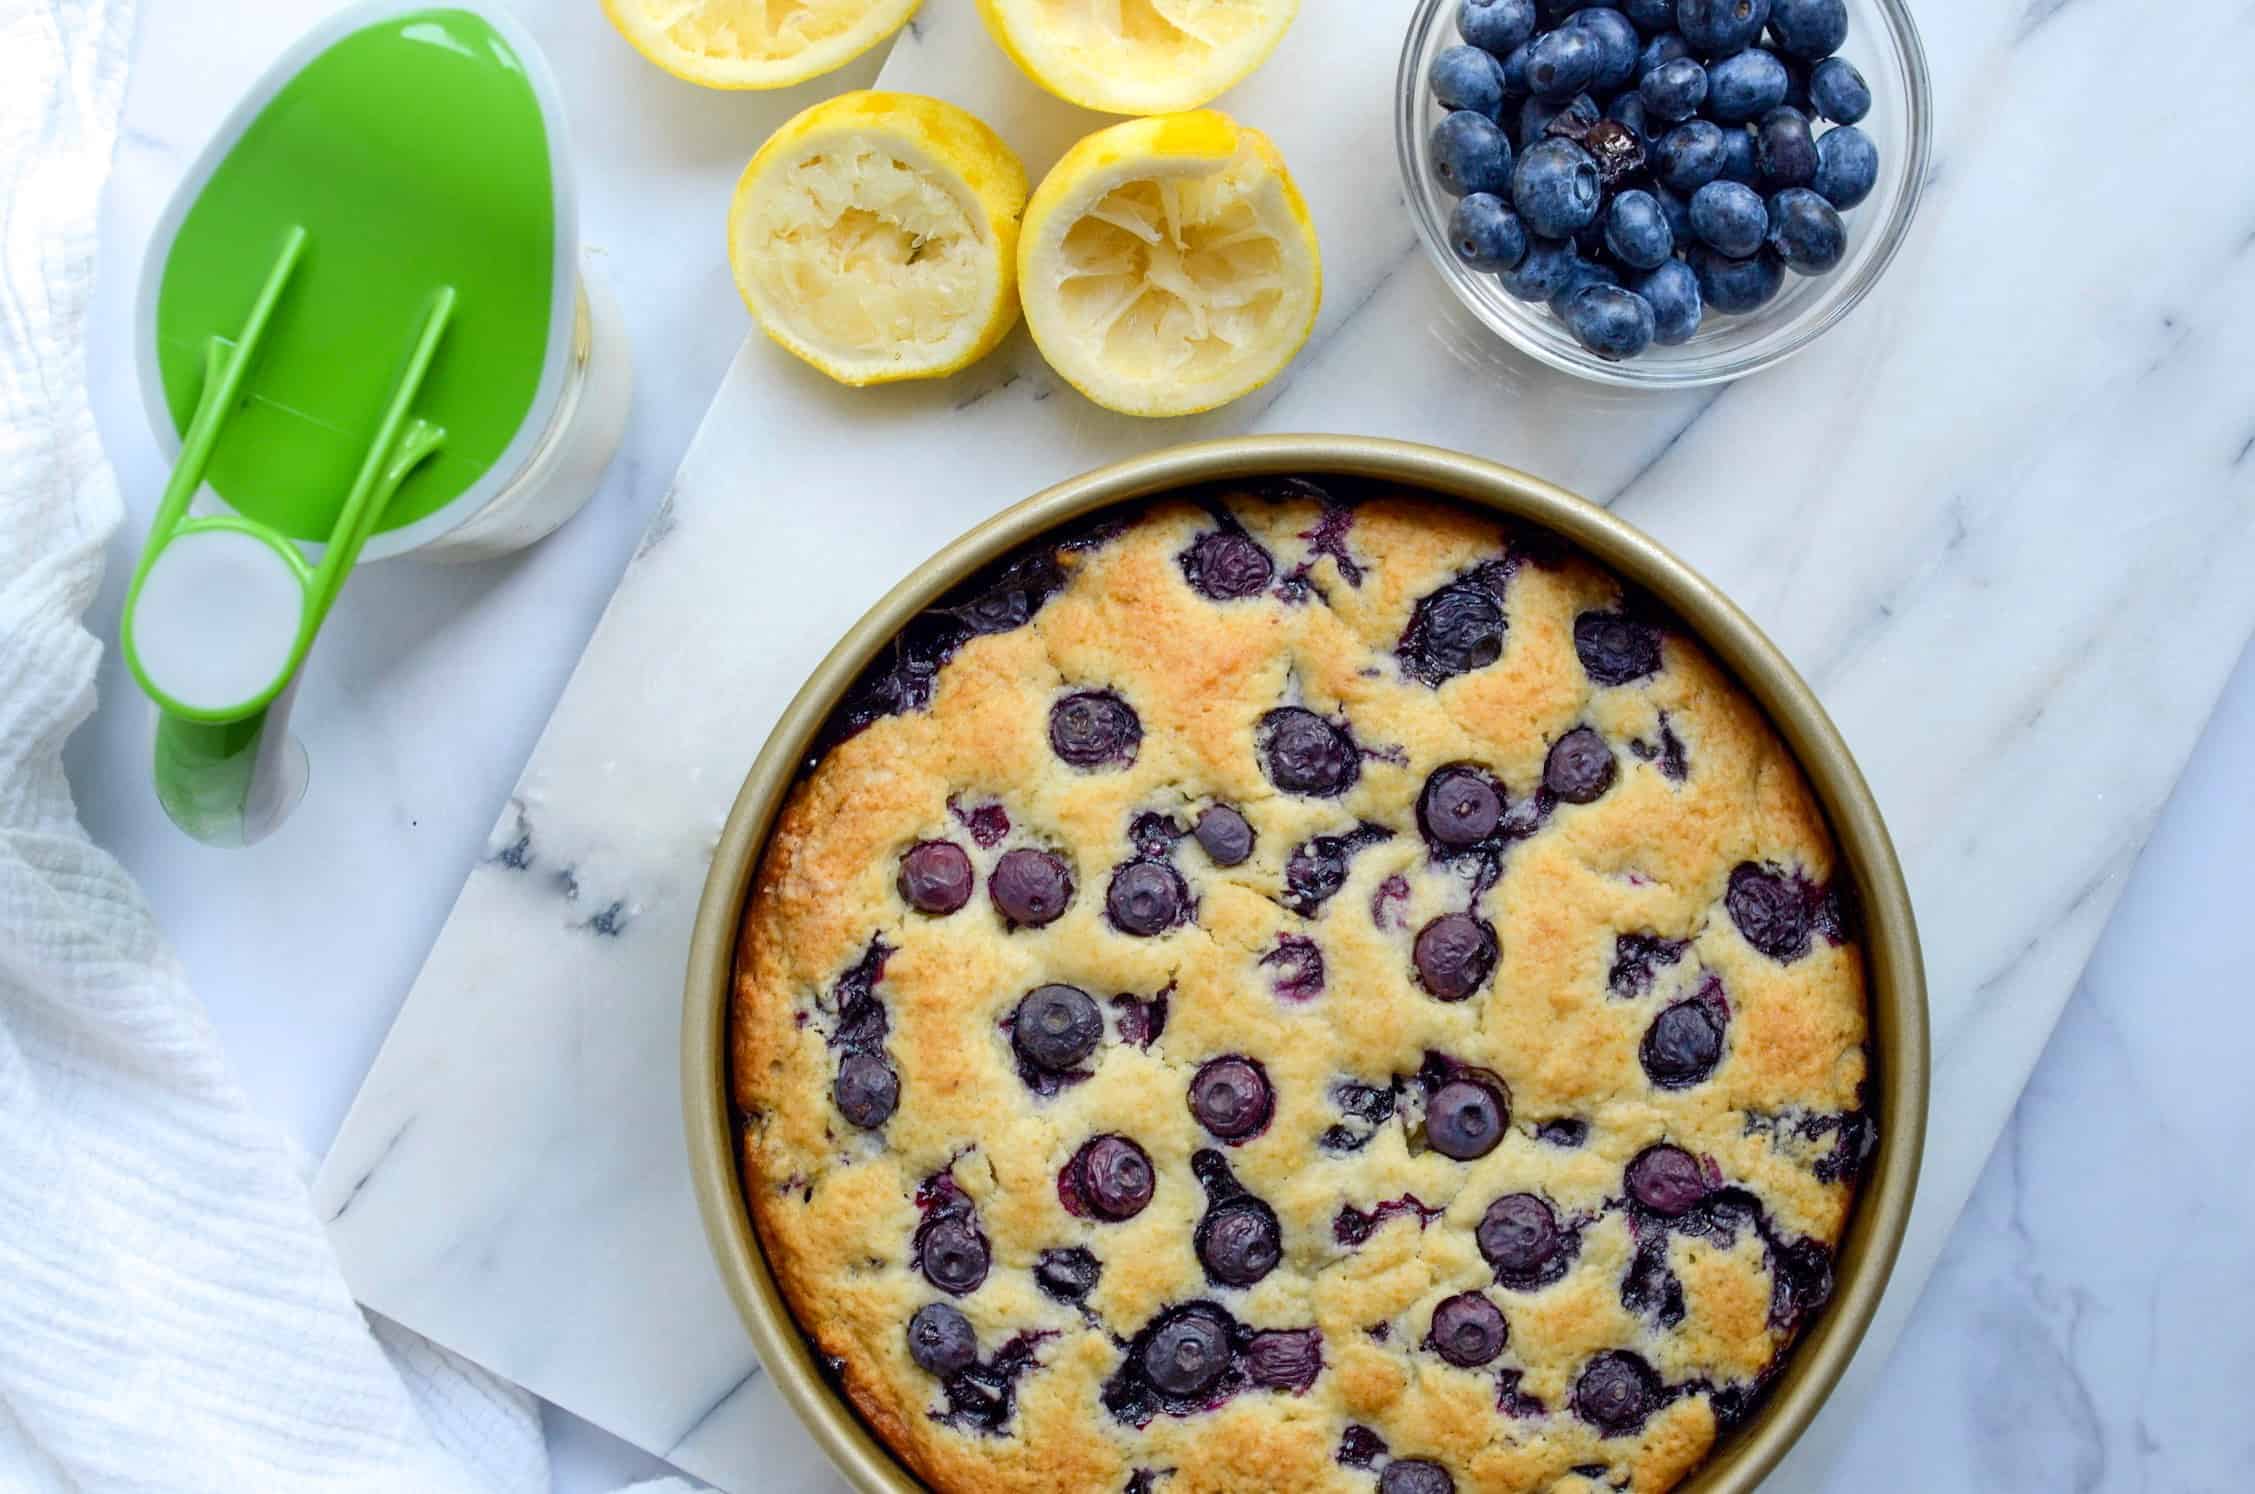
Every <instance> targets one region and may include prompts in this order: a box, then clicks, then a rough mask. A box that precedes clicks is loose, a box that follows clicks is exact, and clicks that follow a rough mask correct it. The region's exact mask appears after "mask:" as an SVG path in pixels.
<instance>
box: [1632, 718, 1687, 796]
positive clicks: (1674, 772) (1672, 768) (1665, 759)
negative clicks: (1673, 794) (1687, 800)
mask: <svg viewBox="0 0 2255 1494" xmlns="http://www.w3.org/2000/svg"><path fill="white" fill-rule="evenodd" d="M1659 737H1660V740H1659V741H1657V742H1647V741H1644V740H1643V739H1642V738H1639V739H1638V740H1636V741H1633V742H1631V743H1629V751H1631V752H1633V753H1635V754H1636V755H1637V757H1638V758H1639V759H1641V760H1642V761H1644V762H1648V763H1651V764H1653V765H1654V766H1655V767H1657V768H1658V769H1659V770H1660V776H1661V777H1662V778H1665V779H1667V780H1668V781H1669V782H1671V783H1681V782H1683V781H1684V780H1685V779H1687V778H1689V777H1690V776H1691V758H1690V756H1689V754H1687V753H1686V752H1685V751H1684V745H1683V738H1681V737H1679V736H1677V735H1676V729H1675V727H1674V726H1672V725H1670V724H1669V721H1668V713H1667V712H1666V711H1662V712H1661V713H1660V732H1659Z"/></svg>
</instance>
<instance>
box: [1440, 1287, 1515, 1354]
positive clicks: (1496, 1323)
mask: <svg viewBox="0 0 2255 1494" xmlns="http://www.w3.org/2000/svg"><path fill="white" fill-rule="evenodd" d="M1510 1337H1511V1329H1510V1325H1508V1324H1507V1323H1505V1322H1504V1320H1503V1313H1502V1311H1501V1309H1499V1308H1498V1307H1497V1306H1496V1305H1495V1304H1494V1303H1493V1302H1490V1301H1489V1300H1488V1299H1487V1298H1485V1297H1483V1296H1481V1295H1480V1294H1479V1293H1478V1292H1459V1293H1457V1294H1456V1295H1455V1296H1453V1297H1450V1298H1447V1299H1445V1300H1443V1301H1442V1303H1441V1304H1440V1306H1438V1307H1436V1308H1434V1309H1433V1326H1432V1328H1431V1330H1430V1331H1429V1332H1428V1333H1427V1335H1426V1340H1425V1341H1426V1342H1427V1343H1429V1344H1431V1345H1432V1346H1433V1349H1434V1352H1436V1353H1438V1354H1439V1355H1440V1356H1441V1357H1442V1358H1443V1359H1446V1360H1447V1361H1448V1362H1449V1363H1451V1364H1453V1365H1456V1366H1457V1367H1458V1368H1460V1369H1478V1368H1479V1367H1480V1366H1481V1365H1483V1364H1486V1363H1487V1362H1488V1361H1489V1360H1491V1359H1493V1358H1495V1357H1496V1355H1498V1354H1501V1353H1502V1352H1503V1346H1504V1343H1505V1341H1506V1340H1507V1339H1509V1338H1510Z"/></svg>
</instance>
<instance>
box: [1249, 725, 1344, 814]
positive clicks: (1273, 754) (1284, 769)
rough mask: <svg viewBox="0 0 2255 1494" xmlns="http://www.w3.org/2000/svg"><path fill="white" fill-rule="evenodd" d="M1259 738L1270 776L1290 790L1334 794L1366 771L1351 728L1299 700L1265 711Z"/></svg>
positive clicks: (1258, 744) (1340, 792) (1313, 793)
mask: <svg viewBox="0 0 2255 1494" xmlns="http://www.w3.org/2000/svg"><path fill="white" fill-rule="evenodd" d="M1255 740H1256V745H1257V746H1258V747H1259V749H1260V756H1261V765H1262V767H1264V768H1265V769H1266V770H1267V772H1268V781H1269V782H1271V783H1273V784H1275V785H1276V786H1277V787H1278V788H1280V789H1282V790H1284V792H1286V793H1288V794H1309V795H1313V796H1314V797H1316V798H1332V797H1334V796H1336V795H1339V794H1343V793H1345V792H1346V791H1347V789H1348V788H1349V787H1351V786H1352V785H1353V783H1354V781H1355V778H1356V776H1357V775H1358V774H1359V772H1360V771H1361V764H1360V761H1359V759H1358V758H1357V757H1356V755H1355V744H1354V743H1353V742H1352V741H1350V740H1349V739H1348V737H1347V734H1346V733H1345V732H1344V731H1341V730H1340V729H1339V728H1338V727H1336V726H1333V725H1332V724H1331V723H1330V722H1328V721H1326V720H1324V719H1323V718H1322V717H1321V716H1318V715H1317V714H1316V713H1315V712H1313V711H1309V710H1303V709H1301V708H1300V707H1298V706H1284V707H1282V708H1280V709H1277V710H1273V711H1270V712H1269V713H1268V714H1267V715H1266V716H1264V717H1262V718H1261V725H1260V730H1259V732H1258V733H1257V735H1256V739H1255Z"/></svg>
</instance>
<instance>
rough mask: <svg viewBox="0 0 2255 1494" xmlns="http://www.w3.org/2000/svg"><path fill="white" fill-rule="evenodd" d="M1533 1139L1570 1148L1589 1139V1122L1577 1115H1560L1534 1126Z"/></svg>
mask: <svg viewBox="0 0 2255 1494" xmlns="http://www.w3.org/2000/svg"><path fill="white" fill-rule="evenodd" d="M1535 1139H1536V1140H1537V1141H1542V1142H1548V1143H1549V1144H1550V1145H1552V1146H1562V1147H1566V1148H1568V1149H1572V1148H1574V1147H1577V1146H1580V1145H1581V1144H1582V1143H1583V1142H1585V1141H1587V1140H1589V1122H1588V1121H1586V1120H1582V1119H1580V1118H1579V1117H1577V1116H1561V1117H1559V1118H1557V1119H1555V1120H1546V1121H1544V1122H1543V1123H1542V1124H1541V1125H1539V1126H1537V1127H1535Z"/></svg>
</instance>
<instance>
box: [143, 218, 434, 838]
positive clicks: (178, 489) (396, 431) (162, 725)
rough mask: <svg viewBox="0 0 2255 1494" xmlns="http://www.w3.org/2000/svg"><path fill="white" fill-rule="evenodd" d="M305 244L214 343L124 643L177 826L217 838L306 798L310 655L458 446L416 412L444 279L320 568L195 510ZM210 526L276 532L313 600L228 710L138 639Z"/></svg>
mask: <svg viewBox="0 0 2255 1494" xmlns="http://www.w3.org/2000/svg"><path fill="white" fill-rule="evenodd" d="M306 242H307V235H306V232H305V230H304V229H303V228H302V227H292V228H291V229H289V230H288V232H287V233H286V234H285V235H284V238H283V244H282V249H281V252H280V254H279V255H278V256H277V258H276V260H275V263H274V266H273V269H272V270H271V271H270V272H269V273H268V275H267V278H266V281H265V284H264V286H263V287H262V288H261V290H260V292H259V295H258V298H257V300H256V301H255V302H254V303H253V305H252V308H251V312H250V315H249V316H248V317H247V318H246V320H245V322H244V326H243V331H242V335H241V336H240V337H239V338H237V339H236V340H235V341H233V342H229V341H228V340H227V339H225V338H222V337H214V338H212V339H211V342H210V344H209V347H208V349H207V357H206V365H205V372H206V377H205V381H204V388H203V391H202V393H201V394H200V396H199V397H198V399H197V402H196V414H195V418H194V419H193V420H192V421H191V422H190V423H189V427H188V431H187V434H186V435H185V437H184V438H183V440H182V442H181V453H180V461H179V462H178V463H177V464H176V465H175V466H174V468H173V472H172V477H171V479H170V481H169V482H168V483H167V484H166V487H165V492H164V496H163V498H162V499H161V500H160V501H159V503H158V506H157V515H156V519H155V521H154V522H153V523H152V524H151V526H150V533H149V542H148V544H147V545H146V546H145V547H144V548H143V550H142V554H141V561H140V564H139V565H138V566H137V567H136V568H135V571H134V576H133V581H132V584H131V586H130V587H129V588H128V590H127V593H126V603H125V618H124V621H123V624H122V625H121V638H120V641H121V644H122V646H123V649H124V652H125V656H126V660H127V662H128V664H129V665H130V667H131V668H132V670H133V674H134V678H135V679H136V680H138V681H139V682H140V685H141V688H142V690H143V691H144V692H146V693H147V694H148V696H149V698H150V699H151V700H153V701H155V702H156V704H157V707H158V710H159V713H160V714H159V716H158V721H157V735H156V749H155V754H154V757H153V759H152V763H151V767H152V771H153V774H154V777H155V782H156V790H157V799H158V802H159V803H161V804H162V805H163V806H164V810H165V813H166V814H167V815H168V816H170V817H171V819H172V821H173V823H174V824H176V825H178V826H179V827H180V828H181V829H182V830H184V831H186V832H187V833H188V834H189V835H191V836H193V837H194V838H196V839H197V840H200V841H203V842H204V843H206V844H207V845H228V846H240V845H249V844H251V843H252V842H254V841H256V840H259V839H261V838H263V837H264V836H265V835H266V834H268V833H269V832H271V831H272V830H273V829H274V827H275V826H277V825H279V824H280V823H281V821H282V819H283V818H285V817H286V816H287V815H288V814H289V812H290V810H291V809H293V808H294V807H295V806H296V803H297V800H298V797H299V796H300V794H302V792H303V790H304V786H305V778H306V768H305V759H304V751H303V749H302V748H301V747H299V746H298V745H297V743H296V742H295V741H294V740H293V739H291V738H289V736H288V720H289V701H290V698H291V696H292V695H293V694H294V689H293V687H294V685H295V682H296V680H297V679H298V676H299V673H300V671H301V669H302V667H303V665H304V662H305V656H306V654H307V652H308V651H309V650H311V648H312V647H313V640H314V638H315V636H316V635H317V634H318V633H319V632H320V629H321V624H322V622H323V621H324V620H325V619H326V618H327V617H328V615H329V609H330V608H331V607H332V606H333V605H335V602H336V599H337V594H338V593H339V592H340V591H341V590H342V589H343V587H344V583H345V578H346V577H347V576H349V575H350V574H351V573H352V567H353V564H354V563H355V562H356V561H357V560H358V559H359V558H360V552H361V550H362V548H363V547H364V546H365V545H366V544H367V542H368V537H369V535H370V534H371V533H373V532H374V531H375V528H376V525H377V523H378V521H379V520H380V519H381V518H382V517H383V513H384V508H385V505H386V504H388V503H390V501H391V500H392V497H393V496H394V495H395V494H396V493H398V491H399V488H400V485H401V484H402V483H404V482H405V481H406V480H407V478H408V476H409V474H411V473H412V472H413V471H414V470H415V468H416V467H417V466H419V465H420V464H421V463H422V462H424V461H425V460H426V459H428V458H429V457H430V456H431V455H432V453H434V452H436V451H438V450H439V449H440V447H442V446H443V445H444V444H445V442H446V432H445V431H444V430H443V429H441V428H440V427H438V426H436V425H433V424H432V423H431V422H429V421H427V420H422V419H419V418H417V417H415V416H414V415H413V414H412V409H413V406H414V403H415V399H416V396H417V395H418V394H419V393H420V392H421V390H422V387H423V382H424V380H425V378H426V377H427V376H428V375H429V373H430V369H431V363H432V360H433V359H435V358H436V357H437V355H438V349H439V345H440V343H441V342H443V341H444V340H445V337H446V332H447V328H448V326H449V325H450V324H451V322H452V320H453V316H454V308H455V299H456V297H455V292H454V289H453V287H452V286H440V287H438V289H437V290H436V291H435V292H434V293H433V294H432V296H431V299H430V302H429V304H428V306H427V307H426V308H425V311H424V314H423V321H422V325H421V326H420V327H419V328H418V329H417V332H416V336H415V340H414V343H413V346H412V347H411V349H410V351H409V353H408V357H407V364H406V367H405V368H404V369H403V370H402V371H401V373H400V376H399V379H398V381H397V382H396V383H395V384H394V385H393V388H392V393H391V397H390V399H389V400H388V401H387V402H386V404H385V407H384V411H383V415H382V418H381V419H380V420H379V421H378V423H377V426H376V433H375V436H374V438H373V439H372V440H370V442H369V443H368V449H367V454H366V456H365V457H364V458H363V459H362V461H361V464H360V469H359V471H358V473H357V474H356V475H355V476H354V479H353V484H352V488H351V490H350V491H349V492H348V493H347V494H346V496H345V501H344V504H343V506H342V508H341V509H340V510H339V511H338V515H337V522H336V525H335V527H334V528H333V529H332V530H331V531H330V534H329V541H328V545H327V548H326V549H325V550H324V552H323V554H322V556H321V560H320V563H319V564H318V565H312V566H309V565H308V564H307V562H306V560H305V558H304V556H303V554H302V553H300V551H299V550H298V548H297V546H296V545H295V544H294V543H292V542H291V541H290V540H289V539H288V538H287V537H285V536H283V535H282V534H280V533H279V532H277V531H275V530H274V529H272V528H270V527H269V526H267V525H264V524H260V523H258V522H257V521H255V520H252V519H247V518H244V517H242V516H240V515H228V516H225V517H220V518H201V519H191V518H189V517H188V516H187V509H188V504H189V502H190V501H191V500H192V499H193V497H194V496H195V493H196V490H197V489H198V487H199V486H200V485H201V484H202V481H203V475H204V471H205V468H206V467H207V466H208V465H209V463H210V460H211V456H212V452H213V450H214V448H215V447H216V446H217V444H218V440H219V435H220V432H221V430H222V429H223V427H224V426H225V424H226V419H227V415H228V413H229V412H230V411H231V410H233V409H234V408H235V407H236V403H237V401H238V400H239V398H240V397H241V393H242V387H243V381H244V379H245V377H246V371H247V370H248V368H249V367H250V365H251V363H252V361H253V359H254V358H255V357H256V356H257V352H258V348H259V345H260V342H261V340H262V339H263V337H264V335H265V332H266V329H267V327H268V325H269V323H270V321H271V319H272V317H273V315H274V311H275V308H276V307H277V306H278V305H279V303H280V302H281V299H282V295H283V292H284V291H285V290H286V289H287V288H288V286H289V283H290V280H291V277H292V275H293V274H294V273H295V271H296V268H297V265H298V262H299V261H300V260H301V259H302V258H303V257H304V253H305V248H306ZM208 530H234V531H237V532H240V533H244V534H248V535H251V536H253V537H255V538H257V539H260V540H262V541H264V542H265V543H267V544H268V545H269V546H270V547H271V548H273V549H274V550H275V551H276V553H277V554H279V555H280V556H282V557H283V559H284V560H285V561H287V562H288V563H289V564H290V566H291V568H292V569H293V571H294V572H295V573H296V575H297V578H298V580H299V583H300V584H301V585H302V586H303V587H304V588H305V605H304V607H303V608H302V609H301V611H300V614H299V623H298V631H297V636H296V638H295V639H294V640H293V642H292V645H291V648H290V652H289V656H288V660H287V662H286V663H285V664H284V665H283V667H282V668H281V669H280V670H279V671H278V672H277V674H276V677H275V678H274V679H273V680H272V681H271V682H270V683H269V684H268V685H267V686H266V687H265V688H264V689H262V690H260V691H259V692H258V693H256V694H254V695H253V696H251V697H250V698H248V699H246V700H244V701H242V702H240V703H238V704H234V705H231V706H227V707H224V708H220V709H210V708H198V707H192V706H188V705H186V704H184V703H183V702H181V701H178V700H176V699H174V698H173V697H172V696H170V695H169V694H167V693H166V692H165V691H164V690H163V689H161V688H159V687H158V686H157V685H156V684H155V683H154V682H153V681H152V680H151V679H150V678H149V676H148V674H147V672H146V670H145V669H144V668H143V666H142V662H141V657H140V651H139V649H138V648H137V646H136V644H135V640H134V627H135V621H136V619H137V617H138V616H139V606H138V603H139V601H140V594H141V587H142V583H143V582H144V581H145V580H146V579H147V577H148V574H149V570H150V568H151V566H152V565H153V564H154V563H155V561H156V559H157V557H158V556H159V555H160V554H162V553H163V551H164V548H165V546H167V545H169V544H171V543H172V542H173V541H174V540H176V539H178V538H179V537H181V536H182V535H185V534H195V533H201V532H204V531H208Z"/></svg>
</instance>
